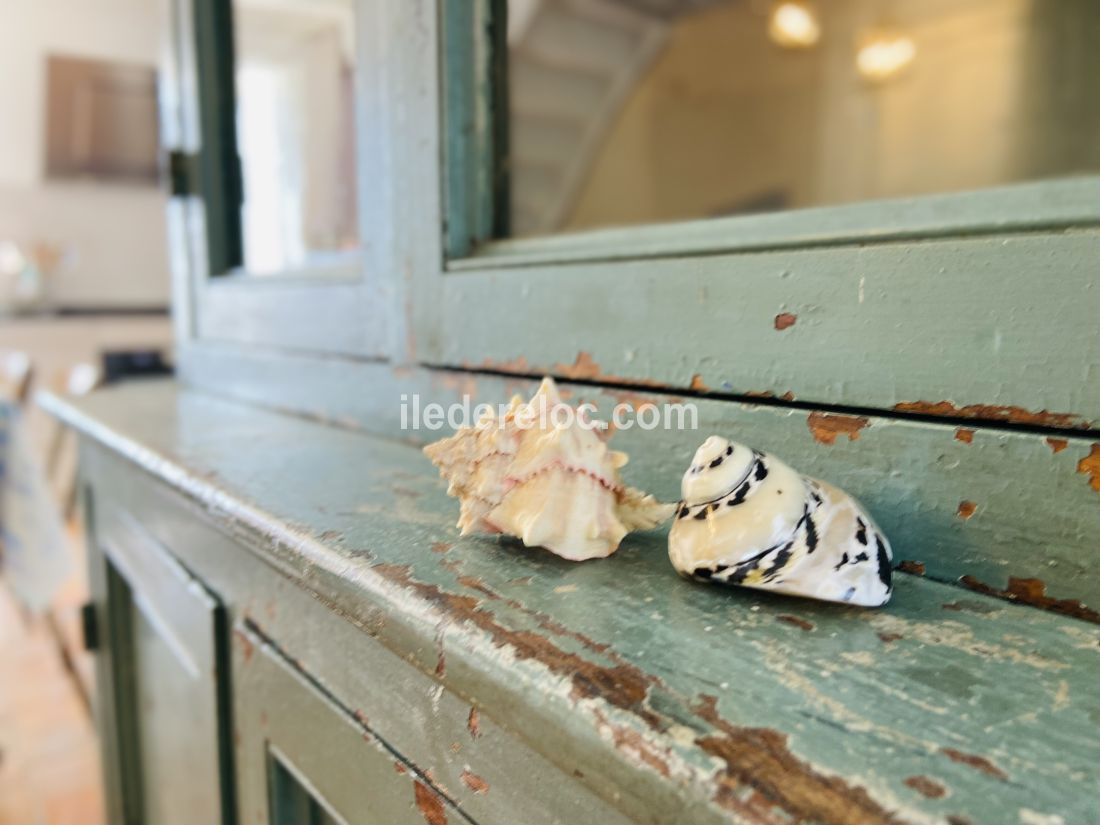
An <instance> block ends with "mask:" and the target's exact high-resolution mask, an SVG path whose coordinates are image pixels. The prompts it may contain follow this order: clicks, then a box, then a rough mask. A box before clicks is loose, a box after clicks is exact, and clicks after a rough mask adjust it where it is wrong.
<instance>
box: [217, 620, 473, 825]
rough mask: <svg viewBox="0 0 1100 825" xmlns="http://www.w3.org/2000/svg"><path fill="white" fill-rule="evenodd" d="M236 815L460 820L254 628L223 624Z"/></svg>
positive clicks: (365, 821) (314, 821)
mask: <svg viewBox="0 0 1100 825" xmlns="http://www.w3.org/2000/svg"><path fill="white" fill-rule="evenodd" d="M233 671H234V674H235V690H234V718H235V720H236V722H235V724H236V742H237V746H236V756H237V765H238V770H237V777H238V783H239V784H238V792H239V794H240V821H241V822H248V823H270V825H302V823H308V825H335V824H336V823H339V825H423V822H424V821H425V819H426V820H427V821H428V822H432V823H444V822H452V823H453V822H461V821H465V817H463V816H461V814H459V812H458V811H457V810H456V809H455V808H454V806H453V805H452V804H451V803H450V802H449V801H448V800H447V799H446V798H445V797H444V796H443V794H442V793H441V792H440V790H439V789H438V788H435V787H433V786H432V785H431V784H430V782H429V780H428V779H427V778H426V777H424V776H422V775H419V774H418V773H417V772H416V770H415V769H414V768H413V766H412V765H411V763H410V762H409V761H408V760H407V759H405V758H404V757H403V756H402V755H401V754H399V753H397V752H396V751H394V750H393V749H392V748H391V747H390V746H389V745H388V744H387V743H384V742H383V741H381V740H380V739H378V738H377V736H376V735H375V734H374V733H373V732H372V731H371V730H370V729H369V728H367V727H366V726H365V725H364V724H362V722H361V721H360V720H358V719H356V718H355V717H354V716H353V714H352V713H351V712H350V711H349V710H348V709H346V708H344V707H342V706H341V705H340V704H339V703H338V702H337V701H336V700H335V699H334V698H333V697H332V696H331V695H326V693H325V692H324V691H323V690H322V689H321V688H320V687H319V686H317V685H316V684H314V683H313V682H312V681H311V680H310V679H309V677H308V676H306V675H305V674H303V673H302V672H300V671H299V670H298V669H297V668H296V667H295V666H294V665H293V664H292V663H291V662H289V661H287V660H286V659H285V658H284V657H283V656H282V655H281V653H280V652H279V651H278V650H276V649H275V647H274V646H273V644H272V643H271V642H269V641H268V640H266V639H263V638H262V637H261V636H260V635H259V634H258V633H257V632H256V630H255V629H254V628H252V627H249V626H248V625H247V624H240V625H238V626H236V627H235V628H234V630H233Z"/></svg>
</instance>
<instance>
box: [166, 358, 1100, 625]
mask: <svg viewBox="0 0 1100 825" xmlns="http://www.w3.org/2000/svg"><path fill="white" fill-rule="evenodd" d="M302 361H304V359H295V358H293V357H287V356H278V355H266V354H256V353H239V354H234V353H226V352H224V351H222V350H218V349H213V348H211V349H207V350H204V349H203V348H193V349H192V350H190V351H189V353H188V354H187V356H186V357H185V358H184V361H183V368H184V373H185V376H186V378H187V379H188V380H189V381H192V382H194V383H197V384H199V385H208V384H209V385H211V386H220V385H222V384H223V382H225V381H227V380H228V379H229V376H234V379H233V381H234V384H233V391H234V392H235V393H236V394H237V396H238V397H239V398H241V399H242V400H246V401H250V402H253V403H259V404H264V405H267V406H272V407H279V408H289V409H303V408H304V409H305V410H307V411H309V412H311V413H314V414H316V415H318V416H322V417H324V419H325V420H334V421H338V422H340V423H342V424H344V425H348V426H355V427H360V428H365V429H369V430H373V431H375V432H378V433H381V434H383V435H385V436H388V437H392V438H400V439H410V440H413V441H416V442H418V443H423V441H425V440H430V439H432V438H434V437H435V435H436V434H433V433H430V432H418V433H414V432H403V431H401V429H400V401H401V395H402V394H406V395H408V396H409V397H410V398H411V396H412V395H413V394H419V396H420V399H421V403H422V404H426V403H428V402H429V401H439V402H442V403H444V404H446V403H449V402H451V401H454V400H457V399H459V398H461V396H462V395H463V394H470V395H471V396H472V397H473V398H474V399H475V401H486V402H490V403H496V402H500V401H505V400H507V399H508V397H509V396H511V395H512V394H513V393H516V392H519V393H523V394H525V395H530V393H531V392H532V391H533V389H534V387H535V382H532V381H528V380H526V379H512V378H504V377H499V376H486V375H472V374H471V375H468V374H462V373H445V372H432V371H425V370H414V371H402V372H401V373H400V375H395V374H394V372H393V371H392V370H391V369H390V368H388V367H385V366H382V365H378V366H374V367H367V366H362V365H350V364H347V363H345V362H341V361H327V362H313V363H312V367H311V369H309V370H308V374H305V373H303V372H302V369H301V366H300V364H301V362H302ZM353 386H370V387H372V388H373V389H372V390H371V391H369V392H366V391H364V392H355V393H352V392H348V387H353ZM562 387H563V388H564V389H565V390H566V391H567V392H571V393H572V396H571V398H570V400H571V401H572V402H573V403H578V402H579V401H580V400H582V399H583V400H586V401H589V402H591V403H594V404H596V405H597V406H598V407H599V409H600V410H602V411H603V412H604V415H607V414H608V412H609V411H610V410H611V409H612V408H613V407H614V405H616V404H619V403H628V404H633V405H634V406H636V407H641V406H642V405H644V404H647V403H660V402H662V401H664V400H668V399H670V398H671V399H672V400H678V401H685V400H690V401H693V402H694V403H696V404H697V407H698V411H699V420H698V429H697V430H695V431H683V432H680V431H675V430H672V431H665V430H656V431H649V432H643V431H641V430H631V431H626V432H621V433H619V434H617V435H616V436H615V444H616V446H617V447H619V448H621V449H623V450H625V451H626V452H628V453H629V454H630V457H631V459H630V465H629V466H628V467H627V469H626V477H627V479H628V481H629V482H630V483H632V484H636V485H637V486H640V487H642V488H643V489H646V490H652V491H653V492H654V493H656V494H657V495H659V496H661V497H663V498H664V499H665V500H675V499H677V498H678V497H679V479H680V474H681V473H682V472H683V469H684V467H685V466H686V464H687V462H688V460H689V459H690V457H691V455H692V453H694V451H695V449H696V447H698V446H699V444H700V443H701V442H702V440H703V439H704V438H705V437H706V436H708V435H710V434H712V433H717V434H721V435H724V436H726V437H729V438H734V439H736V440H738V441H742V442H744V443H747V444H750V445H752V446H754V447H758V448H761V449H765V450H770V451H771V452H774V453H775V454H776V455H778V456H779V457H781V458H782V459H784V460H785V461H787V462H789V463H790V464H792V465H793V466H795V467H797V468H798V469H799V470H801V471H803V472H805V473H806V474H808V475H812V476H817V477H820V478H824V479H825V480H827V481H831V482H834V483H836V484H838V485H839V486H841V487H843V488H844V489H846V490H848V491H850V492H851V493H853V494H854V495H855V496H856V497H857V498H859V499H860V500H861V501H862V502H863V503H864V504H865V505H867V507H868V508H869V509H870V511H871V513H872V514H873V515H874V517H875V519H876V521H877V522H878V523H879V524H880V525H881V526H882V528H883V529H884V530H885V531H886V533H887V535H888V536H889V537H890V540H891V542H892V544H893V546H894V551H895V558H896V559H898V560H899V561H900V560H907V561H911V562H920V563H922V564H923V565H924V567H925V570H926V572H927V575H928V576H930V577H932V578H935V579H937V580H940V581H951V582H954V581H957V580H959V579H960V578H961V577H963V576H970V577H972V579H973V580H974V581H976V582H979V583H982V584H985V585H988V586H990V587H992V588H995V589H997V590H1004V589H1006V588H1007V587H1008V585H1009V580H1010V579H1011V578H1017V579H1038V580H1040V581H1041V582H1043V583H1044V584H1045V585H1046V595H1047V596H1048V597H1050V598H1054V599H1070V600H1077V601H1081V602H1084V603H1085V604H1086V605H1087V606H1089V607H1091V608H1092V609H1094V610H1095V609H1100V548H1098V547H1097V545H1096V543H1095V541H1094V540H1093V539H1092V537H1094V536H1096V535H1100V496H1098V494H1097V493H1096V492H1095V491H1094V490H1092V489H1090V486H1089V481H1088V477H1087V476H1084V475H1081V474H1080V473H1079V472H1078V466H1079V462H1080V460H1081V459H1082V458H1083V457H1085V456H1088V455H1091V454H1092V453H1091V451H1092V450H1094V449H1100V443H1098V442H1097V441H1096V440H1095V439H1090V438H1088V437H1086V436H1085V435H1084V434H1082V435H1080V436H1071V435H1067V437H1066V438H1064V439H1059V442H1063V441H1064V442H1065V446H1064V447H1062V446H1061V445H1059V446H1060V448H1059V449H1058V450H1057V451H1055V450H1052V449H1051V447H1050V443H1049V439H1048V437H1046V436H1044V435H1040V434H1033V433H1027V432H1019V431H1010V430H1006V429H991V428H988V427H975V428H972V429H973V432H972V433H969V434H968V440H967V439H962V440H960V439H959V438H958V437H957V435H956V428H955V427H954V426H948V425H941V424H936V423H926V422H919V421H909V420H898V419H893V418H887V417H878V416H869V417H863V416H860V417H850V416H836V415H831V416H830V415H822V414H819V413H816V412H815V411H806V410H798V409H789V408H784V407H775V406H763V405H754V404H745V403H732V402H727V401H720V400H709V399H684V398H677V397H676V396H668V395H663V394H658V393H648V394H647V393H639V392H617V391H615V390H613V389H601V388H598V387H580V386H570V385H569V384H562ZM968 432H969V431H968ZM830 442H831V443H830ZM962 501H972V502H978V503H980V509H978V510H977V511H976V512H975V513H974V514H973V516H972V518H969V519H962V518H960V517H959V516H958V508H959V503H960V502H962Z"/></svg>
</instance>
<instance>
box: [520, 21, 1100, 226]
mask: <svg viewBox="0 0 1100 825" xmlns="http://www.w3.org/2000/svg"><path fill="white" fill-rule="evenodd" d="M508 15H509V19H508V43H509V54H508V69H509V90H510V97H511V110H510V118H509V121H510V157H509V159H508V161H509V163H508V168H509V169H510V170H511V174H512V231H513V234H516V235H525V234H534V233H541V232H557V231H565V230H572V229H585V228H590V227H598V226H607V225H615V224H632V223H641V222H653V221H666V220H679V219H690V218H705V217H713V216H722V215H736V214H743V213H750V212H766V211H774V210H782V209H794V208H799V207H807V206H817V205H823V204H839V203H850V202H854V201H862V200H869V199H875V198H890V197H898V196H908V195H922V194H929V193H939V192H952V191H960V190H967V189H978V188H983V187H989V186H995V185H999V184H1006V183H1011V182H1015V181H1024V180H1034V179H1038V178H1048V177H1055V176H1064V175H1072V174H1075V173H1082V172H1095V171H1097V170H1100V137H1098V136H1100V95H1097V94H1096V91H1095V89H1096V78H1097V77H1100V48H1098V47H1097V45H1096V44H1097V43H1100V3H1098V2H1095V0H1058V2H1051V0H816V2H814V1H813V0H787V2H779V1H778V0H777V1H776V2H768V0H509V3H508Z"/></svg>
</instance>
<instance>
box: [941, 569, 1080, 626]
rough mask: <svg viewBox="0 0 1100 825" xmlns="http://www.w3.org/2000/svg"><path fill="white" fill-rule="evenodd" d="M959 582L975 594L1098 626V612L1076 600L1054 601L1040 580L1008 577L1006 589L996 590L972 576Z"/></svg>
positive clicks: (965, 577) (964, 577)
mask: <svg viewBox="0 0 1100 825" xmlns="http://www.w3.org/2000/svg"><path fill="white" fill-rule="evenodd" d="M959 582H960V583H961V584H963V585H964V586H966V587H969V588H970V589H971V590H973V591H975V592H977V593H983V594H985V595H986V596H996V597H998V598H1001V599H1008V600H1009V601H1011V602H1020V603H1021V604H1029V605H1031V606H1032V607H1038V608H1041V609H1043V610H1049V611H1051V612H1052V613H1061V614H1062V615H1065V616H1073V617H1074V618H1077V619H1084V620H1085V621H1086V622H1094V623H1095V624H1100V612H1098V611H1096V610H1093V609H1091V608H1089V607H1086V606H1085V605H1084V604H1082V603H1081V602H1079V601H1077V600H1076V599H1055V598H1053V597H1052V596H1048V595H1047V594H1046V589H1047V586H1046V584H1045V583H1044V582H1043V581H1042V580H1041V579H1018V578H1016V577H1015V576H1009V577H1008V587H1006V588H1005V589H1004V590H998V589H997V588H995V587H991V586H990V585H988V584H986V583H985V582H983V581H979V580H978V579H976V578H974V577H973V576H963V577H962V578H960V579H959Z"/></svg>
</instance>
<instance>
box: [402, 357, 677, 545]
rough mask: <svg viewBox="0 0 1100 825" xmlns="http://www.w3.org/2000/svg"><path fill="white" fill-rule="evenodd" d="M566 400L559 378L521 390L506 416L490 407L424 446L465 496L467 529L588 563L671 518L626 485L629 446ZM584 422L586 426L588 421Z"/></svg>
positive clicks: (462, 520) (455, 491)
mask: <svg viewBox="0 0 1100 825" xmlns="http://www.w3.org/2000/svg"><path fill="white" fill-rule="evenodd" d="M559 406H565V402H564V401H562V399H561V396H560V395H559V394H558V389H557V386H556V385H555V384H554V381H553V379H551V378H544V379H543V380H542V384H541V385H540V386H539V390H538V392H537V393H536V394H535V396H534V397H533V398H532V399H531V400H530V401H529V402H524V401H523V399H522V398H521V397H520V396H518V395H517V396H515V397H514V398H513V399H512V401H511V403H510V404H509V406H508V408H507V410H505V411H504V414H503V415H497V414H496V413H495V412H492V411H490V412H487V413H486V414H485V415H483V416H482V418H481V419H480V420H479V421H478V423H477V424H476V425H475V426H473V427H464V428H462V429H460V430H459V431H458V432H457V433H455V434H454V435H453V436H451V437H450V438H444V439H443V440H441V441H437V442H435V443H434V444H429V445H428V446H427V447H425V448H424V453H425V455H427V456H428V458H430V459H431V460H432V463H433V464H435V465H436V466H437V467H438V468H439V472H440V475H441V476H443V478H444V479H445V480H446V481H447V482H448V484H449V486H448V488H447V492H448V494H450V495H452V496H455V497H457V498H458V499H459V502H460V515H459V519H458V527H459V528H460V529H461V531H462V535H464V536H465V535H469V534H471V533H478V532H481V533H506V534H508V535H511V536H516V537H517V538H519V539H521V540H522V541H523V543H524V544H525V545H527V546H528V547H545V548H546V549H547V550H550V551H551V552H553V553H556V554H557V555H559V556H561V557H563V558H566V559H571V560H573V561H582V560H584V559H591V558H601V557H604V556H610V555H611V554H612V553H614V552H615V550H616V548H618V546H619V542H621V541H622V539H623V536H625V535H626V534H627V533H628V532H630V531H632V530H647V529H650V528H653V527H656V526H657V525H658V524H660V523H661V522H663V521H665V520H667V519H668V518H669V516H671V515H672V513H673V510H674V508H673V506H672V505H671V504H661V503H660V502H658V501H657V500H656V499H654V498H653V496H649V495H646V494H645V493H643V492H641V491H639V490H635V489H633V488H631V487H626V486H625V485H624V484H623V482H622V479H621V478H620V476H619V469H620V468H621V467H623V465H625V464H626V462H627V455H626V453H623V452H618V451H615V450H610V449H608V447H607V444H606V435H605V434H604V433H603V431H602V430H599V429H598V428H597V427H596V426H595V425H594V424H592V423H591V422H587V421H586V419H584V418H583V417H581V416H580V415H579V414H573V415H569V416H556V417H555V415H554V414H553V413H554V409H555V408H556V407H559ZM582 422H583V423H582Z"/></svg>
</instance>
